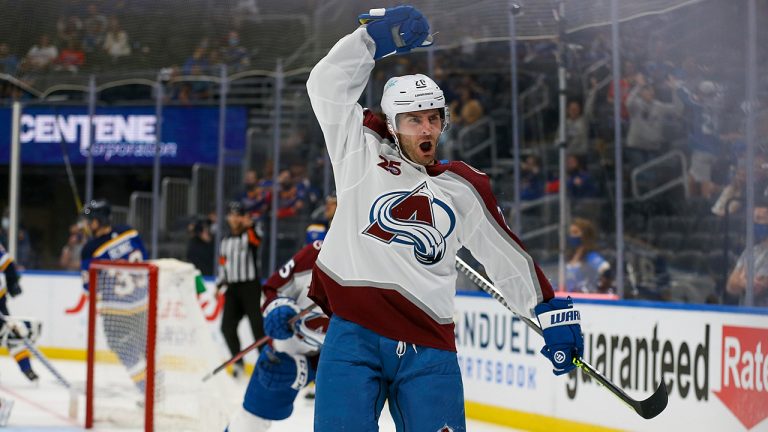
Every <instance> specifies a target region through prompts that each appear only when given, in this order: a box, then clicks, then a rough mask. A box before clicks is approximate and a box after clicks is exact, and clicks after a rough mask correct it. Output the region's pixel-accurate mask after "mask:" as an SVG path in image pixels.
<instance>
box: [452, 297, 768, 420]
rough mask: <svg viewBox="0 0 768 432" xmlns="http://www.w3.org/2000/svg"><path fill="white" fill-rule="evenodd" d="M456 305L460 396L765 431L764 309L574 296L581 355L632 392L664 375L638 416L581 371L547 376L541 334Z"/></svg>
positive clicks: (482, 309) (480, 304)
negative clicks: (654, 410)
mask: <svg viewBox="0 0 768 432" xmlns="http://www.w3.org/2000/svg"><path fill="white" fill-rule="evenodd" d="M456 305H457V311H456V315H455V319H456V342H457V346H458V351H459V359H460V362H461V366H462V372H463V374H464V386H465V397H466V399H467V401H473V402H478V403H481V404H484V405H491V406H494V407H500V408H506V409H510V410H514V411H522V412H528V413H534V414H540V415H543V416H547V417H556V418H559V419H564V420H567V421H573V422H577V423H584V424H591V425H599V426H604V427H608V428H615V429H623V430H647V431H660V430H678V429H680V430H688V429H689V428H693V427H695V429H696V430H700V431H704V430H706V431H737V430H752V431H757V430H768V420H766V417H768V310H762V311H761V310H756V309H751V310H747V309H737V308H722V307H719V308H718V307H706V306H698V307H697V306H687V305H673V304H664V303H649V302H598V301H585V300H583V301H580V302H577V307H578V308H579V309H580V310H581V312H582V313H581V316H582V330H583V331H584V338H585V339H584V345H585V353H584V356H585V358H586V359H587V361H589V362H590V363H591V364H592V365H593V366H595V368H597V369H598V370H600V371H601V372H603V373H604V374H605V375H606V376H607V377H608V378H609V379H611V381H613V382H614V383H616V384H617V385H619V386H621V387H622V388H623V389H624V390H625V391H626V392H627V393H628V394H630V395H631V396H632V397H635V398H640V399H643V398H645V397H647V396H649V395H650V394H651V393H652V392H653V390H655V388H656V386H657V384H658V381H657V380H659V379H664V380H665V382H666V384H667V389H668V391H669V392H670V395H669V406H668V407H667V409H666V410H665V411H664V412H663V413H662V414H661V415H659V416H658V417H657V418H655V419H652V420H644V419H642V418H641V417H639V416H638V415H637V414H635V413H634V411H632V410H630V409H628V408H627V407H626V406H625V405H624V404H623V403H622V402H620V401H619V400H618V399H617V398H616V397H615V396H613V395H612V394H611V393H610V392H609V391H607V390H606V389H603V388H601V387H599V386H598V385H597V384H596V383H595V381H594V380H592V379H590V378H589V377H588V376H586V375H584V374H583V373H581V372H578V373H571V374H570V375H567V376H560V377H556V376H554V375H553V374H552V373H551V368H550V364H549V362H548V361H547V360H546V359H545V358H544V357H543V356H542V355H541V354H539V353H538V351H539V350H540V349H541V347H542V345H543V341H542V340H541V338H539V337H538V335H536V334H535V333H534V332H532V331H530V330H528V329H527V328H526V326H525V324H524V323H522V322H521V321H519V320H517V319H516V318H514V317H513V315H512V314H511V313H510V312H508V311H507V310H506V309H504V308H503V307H502V306H501V305H499V304H497V303H496V302H495V301H494V300H492V299H490V298H488V297H485V296H459V297H457V301H456ZM521 426H529V425H521Z"/></svg>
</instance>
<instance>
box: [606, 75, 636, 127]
mask: <svg viewBox="0 0 768 432" xmlns="http://www.w3.org/2000/svg"><path fill="white" fill-rule="evenodd" d="M621 73H622V77H621V80H619V92H620V93H621V120H622V121H623V122H627V121H629V110H628V109H627V97H628V96H629V92H630V90H631V89H632V88H633V87H634V85H635V77H636V76H637V68H636V67H635V63H634V62H632V61H630V60H626V61H624V67H623V68H622V69H621ZM606 100H607V101H608V104H610V106H613V80H611V82H609V83H608V96H607V99H606Z"/></svg>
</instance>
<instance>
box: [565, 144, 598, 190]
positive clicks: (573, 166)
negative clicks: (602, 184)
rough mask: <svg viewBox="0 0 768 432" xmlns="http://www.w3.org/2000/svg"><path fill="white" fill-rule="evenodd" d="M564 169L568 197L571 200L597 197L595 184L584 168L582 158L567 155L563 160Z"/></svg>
mask: <svg viewBox="0 0 768 432" xmlns="http://www.w3.org/2000/svg"><path fill="white" fill-rule="evenodd" d="M565 169H566V172H567V174H568V177H567V184H568V196H569V197H570V198H571V199H574V200H576V199H580V198H595V197H597V194H598V188H597V183H596V182H595V179H594V178H592V175H591V174H590V173H589V171H587V168H586V167H585V166H584V158H583V157H582V156H578V155H573V154H569V155H568V157H567V158H566V160H565Z"/></svg>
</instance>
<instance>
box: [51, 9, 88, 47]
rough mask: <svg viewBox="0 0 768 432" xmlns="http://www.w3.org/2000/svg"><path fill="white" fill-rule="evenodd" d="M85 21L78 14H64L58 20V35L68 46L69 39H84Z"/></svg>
mask: <svg viewBox="0 0 768 432" xmlns="http://www.w3.org/2000/svg"><path fill="white" fill-rule="evenodd" d="M82 30H83V22H82V21H81V20H80V18H78V17H77V15H70V16H62V17H60V18H59V20H58V21H57V22H56V36H57V38H58V39H59V42H60V43H61V44H62V45H64V46H66V45H67V43H68V42H69V41H77V42H80V41H81V40H82V34H81V32H82Z"/></svg>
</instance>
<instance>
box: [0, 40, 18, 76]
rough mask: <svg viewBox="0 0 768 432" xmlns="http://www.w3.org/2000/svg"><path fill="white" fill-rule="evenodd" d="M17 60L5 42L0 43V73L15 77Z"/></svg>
mask: <svg viewBox="0 0 768 432" xmlns="http://www.w3.org/2000/svg"><path fill="white" fill-rule="evenodd" d="M18 66H19V59H18V57H16V54H14V53H12V52H11V48H10V47H9V46H8V44H7V43H5V42H0V73H4V74H8V75H15V74H16V69H17V68H18Z"/></svg>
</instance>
